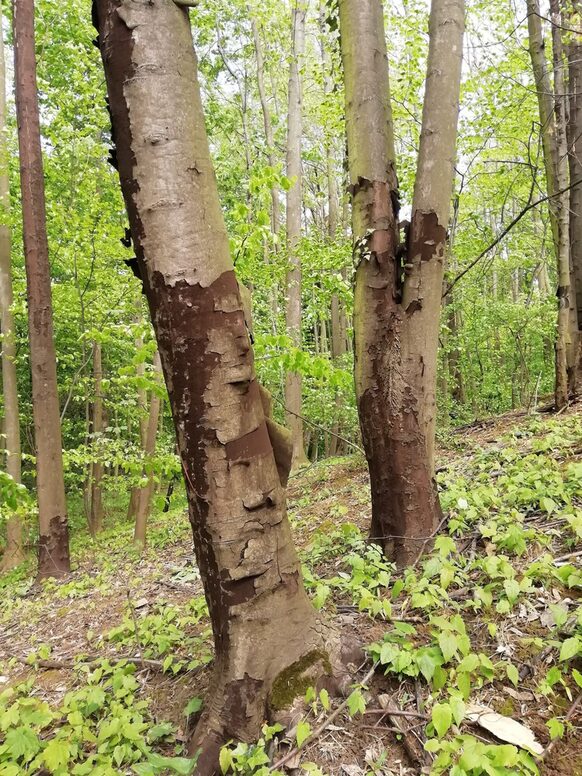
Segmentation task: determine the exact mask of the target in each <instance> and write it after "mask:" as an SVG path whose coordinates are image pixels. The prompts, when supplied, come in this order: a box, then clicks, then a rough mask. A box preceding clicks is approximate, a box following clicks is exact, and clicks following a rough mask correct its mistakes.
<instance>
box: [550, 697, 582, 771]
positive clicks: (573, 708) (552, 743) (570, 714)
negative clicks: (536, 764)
mask: <svg viewBox="0 0 582 776" xmlns="http://www.w3.org/2000/svg"><path fill="white" fill-rule="evenodd" d="M581 703H582V692H581V693H580V695H579V696H578V697H577V698H576V700H575V701H574V703H573V704H572V705H571V706H570V711H569V712H568V713H567V714H566V719H565V720H564V722H569V721H570V720H571V719H572V717H573V716H574V714H575V713H576V710H577V709H578V706H580V704H581ZM559 740H560V739H558V738H554V740H553V741H550V743H549V744H548V745H547V746H546V748H545V749H544V751H543V754H542V760H545V758H546V757H547V756H548V755H549V754H550V752H551V751H552V749H553V748H554V746H555V745H556V743H557V742H558V741H559Z"/></svg>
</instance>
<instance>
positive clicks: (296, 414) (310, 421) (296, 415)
mask: <svg viewBox="0 0 582 776" xmlns="http://www.w3.org/2000/svg"><path fill="white" fill-rule="evenodd" d="M174 2H175V0H174ZM271 395H272V394H271ZM272 398H273V399H275V401H276V402H278V403H279V404H280V405H281V406H282V407H283V409H284V410H285V412H288V413H289V414H290V415H295V417H296V418H301V420H303V421H304V422H305V423H309V425H310V426H313V427H314V428H318V429H319V430H320V431H323V432H324V433H325V434H330V435H331V436H332V437H335V438H336V439H341V441H342V442H345V443H346V445H349V446H350V447H353V448H354V450H357V451H358V452H360V453H362V454H363V455H365V451H364V448H363V447H360V446H359V445H357V444H356V443H355V442H350V440H349V439H346V438H345V437H343V436H340V435H339V434H336V433H335V432H334V431H330V430H329V428H325V426H320V425H319V423H314V422H313V421H312V420H309V418H306V417H304V416H303V415H300V414H299V413H298V412H293V410H290V409H287V407H286V406H285V402H284V401H282V400H281V399H279V397H278V396H272Z"/></svg>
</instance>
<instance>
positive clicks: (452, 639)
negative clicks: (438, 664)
mask: <svg viewBox="0 0 582 776" xmlns="http://www.w3.org/2000/svg"><path fill="white" fill-rule="evenodd" d="M438 642H439V647H440V648H441V652H442V653H443V657H444V659H445V662H446V663H448V662H449V660H450V659H451V658H452V657H453V656H454V655H455V654H456V652H457V646H458V642H457V636H455V634H454V633H450V632H448V631H442V632H441V633H439V638H438Z"/></svg>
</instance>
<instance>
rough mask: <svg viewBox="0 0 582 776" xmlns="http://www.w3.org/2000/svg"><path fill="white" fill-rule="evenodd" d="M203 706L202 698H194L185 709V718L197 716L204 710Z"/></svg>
mask: <svg viewBox="0 0 582 776" xmlns="http://www.w3.org/2000/svg"><path fill="white" fill-rule="evenodd" d="M202 704H203V701H202V698H192V700H190V701H188V705H187V706H186V708H185V709H184V716H185V717H189V716H190V714H196V713H197V712H198V711H200V709H201V708H202Z"/></svg>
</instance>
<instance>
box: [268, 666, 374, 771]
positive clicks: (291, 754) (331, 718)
mask: <svg viewBox="0 0 582 776" xmlns="http://www.w3.org/2000/svg"><path fill="white" fill-rule="evenodd" d="M377 667H378V663H374V665H373V666H372V668H370V670H369V671H368V673H367V674H366V676H365V677H364V678H363V679H362V681H361V682H359V685H360V686H362V685H365V684H367V683H368V682H369V681H370V679H371V678H372V677H373V676H374V671H375V670H376V668H377ZM348 701H349V696H348V698H346V699H345V701H344V702H343V703H341V704H340V705H339V706H338V707H337V709H336V710H335V711H334V712H333V713H332V714H330V715H329V717H328V718H327V719H326V720H325V722H324V723H323V724H322V725H320V726H319V727H318V728H316V729H315V730H314V731H313V733H311V734H310V735H309V736H308V737H307V738H306V739H305V741H304V742H303V744H302V745H301V747H298V746H296V747H294V748H293V749H290V750H289V751H288V752H287V754H286V755H284V756H283V757H281V759H280V760H278V761H277V762H276V763H275V765H272V766H271V767H270V768H269V773H272V772H273V771H276V770H277V769H278V768H280V767H281V766H282V765H285V763H286V762H288V761H289V760H291V759H292V758H293V757H295V755H296V754H298V753H299V752H300V751H301V750H302V749H304V748H305V746H306V745H308V744H311V743H312V742H313V741H315V739H316V738H318V737H319V736H320V735H321V734H322V733H323V732H324V730H325V729H326V728H327V727H328V726H329V725H331V723H332V722H333V721H334V719H337V717H338V716H339V715H340V714H341V713H342V711H343V710H344V709H345V708H346V707H347V705H348Z"/></svg>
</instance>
